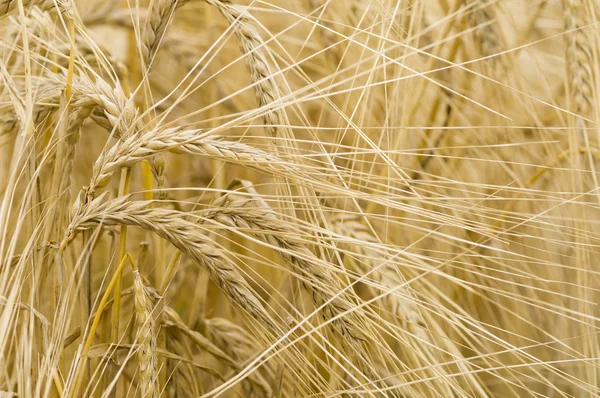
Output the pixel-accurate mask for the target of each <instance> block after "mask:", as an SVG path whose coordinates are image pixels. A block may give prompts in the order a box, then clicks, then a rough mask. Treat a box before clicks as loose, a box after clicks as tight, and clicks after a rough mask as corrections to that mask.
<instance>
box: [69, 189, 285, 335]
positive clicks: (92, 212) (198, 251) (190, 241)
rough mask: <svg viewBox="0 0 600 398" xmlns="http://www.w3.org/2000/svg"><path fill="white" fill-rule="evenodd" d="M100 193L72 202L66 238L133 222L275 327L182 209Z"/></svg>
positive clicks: (232, 267) (229, 264) (227, 261)
mask: <svg viewBox="0 0 600 398" xmlns="http://www.w3.org/2000/svg"><path fill="white" fill-rule="evenodd" d="M104 196H105V194H103V195H100V196H99V197H98V198H96V199H95V200H93V201H91V202H90V203H88V204H86V205H84V206H81V204H80V203H77V204H76V205H75V211H74V216H73V218H72V221H71V224H70V225H69V228H68V230H67V233H66V238H65V239H66V241H67V240H69V239H71V238H72V237H73V235H74V232H75V231H76V230H84V229H89V228H92V227H94V226H95V225H98V224H102V225H135V226H138V227H140V228H142V229H145V230H148V231H152V232H154V233H156V234H157V235H158V236H160V237H161V238H163V239H165V240H167V241H168V242H170V243H171V244H173V245H174V246H175V247H177V248H178V249H179V250H181V252H183V253H184V254H185V255H187V256H188V257H189V258H190V259H192V260H194V261H195V262H196V263H197V264H198V265H200V266H202V267H203V268H204V269H205V271H206V272H207V273H208V274H209V276H210V278H211V279H212V280H213V282H215V284H216V285H217V286H219V287H220V288H221V289H222V290H223V292H225V294H226V295H227V296H228V297H229V298H230V299H231V301H232V302H233V303H235V304H236V305H238V306H239V307H240V308H242V309H244V310H245V311H246V312H247V313H248V314H249V315H250V316H252V317H253V318H254V319H255V320H256V321H258V322H259V323H261V324H262V325H264V326H266V327H267V328H270V329H271V330H273V331H275V332H276V331H277V327H276V325H275V323H274V322H273V320H272V319H271V317H270V316H269V315H268V314H267V312H266V311H265V309H264V308H263V306H262V305H261V303H260V301H259V300H258V299H257V298H256V296H255V294H254V293H253V292H252V289H251V288H250V286H249V285H248V282H246V280H245V279H244V278H243V277H242V276H241V275H240V274H239V272H238V271H237V269H236V266H235V265H234V264H233V262H232V261H231V260H230V259H229V258H228V257H227V256H226V255H225V254H224V253H223V252H222V251H221V250H219V249H218V248H217V247H216V246H215V244H214V242H213V241H212V240H211V239H209V238H208V237H206V236H205V235H204V234H202V233H201V231H200V229H199V227H198V226H197V225H195V224H193V223H191V222H189V221H186V220H185V215H184V214H183V213H181V212H178V211H173V210H167V209H161V208H149V204H150V202H145V201H139V202H128V199H129V197H128V196H124V197H120V198H117V199H114V200H110V201H107V202H106V203H102V199H103V198H104Z"/></svg>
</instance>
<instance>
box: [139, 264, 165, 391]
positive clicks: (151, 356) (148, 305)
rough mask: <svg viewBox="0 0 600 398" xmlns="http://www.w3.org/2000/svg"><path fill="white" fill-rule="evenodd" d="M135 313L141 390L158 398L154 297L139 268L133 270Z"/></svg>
mask: <svg viewBox="0 0 600 398" xmlns="http://www.w3.org/2000/svg"><path fill="white" fill-rule="evenodd" d="M133 291H134V302H135V313H136V319H137V324H138V344H139V350H138V362H139V368H140V374H139V379H140V390H141V392H142V397H144V398H157V397H158V396H159V388H158V386H156V382H157V366H156V364H157V363H158V359H157V356H156V330H155V326H154V317H153V316H152V299H151V295H150V294H149V293H148V292H147V288H146V286H145V285H144V282H143V280H142V276H141V275H140V272H139V270H138V269H134V270H133Z"/></svg>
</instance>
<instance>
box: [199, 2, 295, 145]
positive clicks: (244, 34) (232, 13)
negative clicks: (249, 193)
mask: <svg viewBox="0 0 600 398" xmlns="http://www.w3.org/2000/svg"><path fill="white" fill-rule="evenodd" d="M205 1H206V2H207V3H208V4H210V5H212V6H213V7H215V8H216V9H217V10H219V12H220V13H221V15H223V17H225V19H226V20H227V22H229V24H230V25H231V26H232V27H233V29H234V32H235V35H236V37H237V39H238V41H239V43H240V48H241V50H242V52H243V53H244V54H245V55H246V66H247V68H248V71H249V73H250V78H251V79H252V81H253V82H254V83H255V86H254V87H255V91H256V97H257V99H258V104H259V106H260V107H261V108H266V109H268V108H272V104H273V103H274V102H275V100H276V99H277V97H278V96H279V89H278V87H277V83H276V82H275V79H274V78H273V73H272V72H271V70H270V67H269V62H268V61H267V57H266V55H265V51H266V49H265V45H264V42H263V40H262V39H261V37H260V35H259V34H258V32H257V31H256V25H258V24H257V22H256V21H255V19H254V18H253V17H252V15H250V13H249V12H248V10H247V9H246V8H245V7H241V6H239V5H237V4H234V3H233V2H231V1H229V0H205ZM263 119H264V124H265V129H266V130H267V132H268V133H269V134H270V135H271V136H273V137H275V136H277V129H278V127H277V126H279V125H281V123H282V121H283V120H284V118H283V115H282V114H281V110H280V109H277V108H272V109H270V110H268V111H267V112H265V114H264V116H263Z"/></svg>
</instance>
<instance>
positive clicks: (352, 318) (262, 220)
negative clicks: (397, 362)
mask: <svg viewBox="0 0 600 398" xmlns="http://www.w3.org/2000/svg"><path fill="white" fill-rule="evenodd" d="M250 204H254V206H252V207H250V206H249V205H250ZM267 206H268V205H267ZM199 216H200V217H202V218H204V219H205V220H212V221H215V222H218V223H220V224H222V225H225V226H227V227H229V228H234V229H236V230H242V231H247V232H248V233H250V234H252V235H254V236H256V237H257V238H259V239H260V240H262V241H264V242H266V243H267V244H269V246H270V247H271V248H273V249H274V250H276V251H277V252H278V253H279V254H280V255H281V256H282V258H283V259H285V260H286V262H287V263H288V264H289V265H290V266H291V268H292V270H293V271H294V272H295V273H297V274H298V275H300V276H301V283H302V285H303V286H304V288H305V289H306V290H307V291H309V292H310V293H311V295H312V299H313V302H314V304H315V306H316V307H322V308H323V310H322V312H321V316H322V318H323V319H324V320H325V321H330V320H331V324H332V327H333V330H334V331H335V332H336V333H337V334H338V335H339V336H340V337H342V341H343V342H344V345H345V346H346V350H347V353H349V354H350V355H352V356H354V357H356V358H357V359H358V361H359V365H360V366H361V370H362V371H363V372H364V373H365V375H366V376H367V377H368V378H370V379H372V380H373V379H376V378H377V376H376V375H375V374H374V372H373V368H372V365H371V363H370V360H369V357H370V356H369V354H368V351H367V350H366V349H365V347H364V346H363V344H362V343H363V342H365V341H367V340H368V337H367V333H365V332H363V330H362V329H361V328H363V327H365V326H366V325H367V324H368V320H367V319H365V318H364V316H363V315H362V312H360V311H353V310H352V309H353V307H354V305H353V304H352V303H353V302H354V299H353V297H351V295H350V294H349V293H348V292H347V291H345V290H344V287H343V284H342V283H341V281H340V279H339V278H338V277H337V275H335V274H334V273H332V272H330V271H329V270H328V268H327V267H326V266H323V264H322V262H321V261H319V259H317V258H316V257H315V256H314V254H313V253H312V252H311V251H310V250H309V249H308V248H307V247H306V246H305V245H304V244H303V242H301V241H300V240H299V239H298V238H297V237H296V236H297V235H298V234H297V231H294V230H293V229H292V228H289V227H286V226H285V224H283V223H282V222H281V220H278V219H277V218H276V217H275V214H274V213H273V212H272V211H269V210H268V209H265V207H264V205H262V206H256V202H255V201H254V200H240V201H235V202H230V203H229V206H227V207H220V208H217V209H214V210H208V211H206V212H202V213H201V214H199ZM323 281H328V285H327V288H324V286H323Z"/></svg>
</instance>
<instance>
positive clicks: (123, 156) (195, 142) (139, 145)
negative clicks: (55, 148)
mask: <svg viewBox="0 0 600 398" xmlns="http://www.w3.org/2000/svg"><path fill="white" fill-rule="evenodd" d="M201 133H202V132H201V131H200V130H186V129H181V128H170V129H156V130H153V131H149V132H148V133H146V134H144V135H143V136H142V135H135V136H130V137H128V138H127V139H125V140H122V141H121V142H119V143H118V144H116V145H115V146H113V147H112V148H110V149H109V150H108V151H106V152H103V153H102V154H101V155H100V156H99V157H98V159H97V161H96V164H95V166H94V172H93V176H92V180H91V182H90V187H91V188H92V189H93V188H96V187H99V186H103V185H105V184H106V183H107V182H108V180H109V179H110V177H111V176H112V175H113V173H114V172H115V171H116V170H118V169H119V168H121V167H130V166H132V165H133V164H135V163H137V162H139V161H141V160H143V159H148V158H151V157H153V156H155V155H157V154H160V153H162V152H166V151H172V152H178V153H190V154H196V155H202V156H206V157H209V158H213V159H218V160H222V161H226V162H232V163H234V164H241V165H245V166H248V167H249V168H252V169H255V170H258V171H263V172H269V173H273V174H277V175H281V176H287V177H289V176H292V175H296V176H297V175H299V174H300V172H299V171H298V170H297V168H296V167H294V166H293V165H290V164H289V163H287V162H284V161H283V160H281V159H279V158H278V157H277V156H275V155H272V154H270V153H268V152H265V151H262V150H260V149H258V148H254V147H252V146H249V145H245V144H241V143H237V142H230V141H223V140H221V139H220V138H219V137H208V138H207V137H204V136H203V135H202V134H201Z"/></svg>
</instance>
